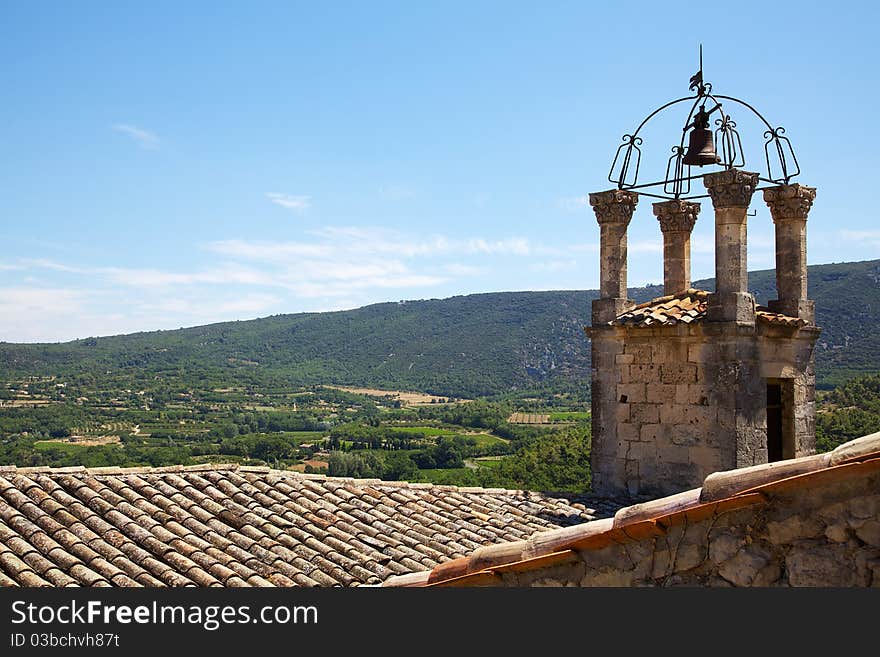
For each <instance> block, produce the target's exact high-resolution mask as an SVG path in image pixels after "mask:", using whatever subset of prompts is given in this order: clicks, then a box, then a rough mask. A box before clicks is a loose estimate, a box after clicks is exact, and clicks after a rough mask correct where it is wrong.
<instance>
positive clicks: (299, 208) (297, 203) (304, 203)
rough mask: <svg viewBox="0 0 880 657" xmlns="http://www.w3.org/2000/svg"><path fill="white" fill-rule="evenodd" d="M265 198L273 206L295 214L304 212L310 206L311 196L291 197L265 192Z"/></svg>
mask: <svg viewBox="0 0 880 657" xmlns="http://www.w3.org/2000/svg"><path fill="white" fill-rule="evenodd" d="M266 198H268V199H269V200H270V201H272V203H274V204H275V205H280V206H281V207H282V208H287V209H288V210H294V211H295V212H305V211H306V210H308V209H309V208H310V207H311V205H312V197H311V196H302V195H300V196H293V195H290V194H279V193H278V192H267V193H266Z"/></svg>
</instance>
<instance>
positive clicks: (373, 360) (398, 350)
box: [0, 260, 880, 397]
mask: <svg viewBox="0 0 880 657" xmlns="http://www.w3.org/2000/svg"><path fill="white" fill-rule="evenodd" d="M809 275H810V296H811V297H812V298H813V299H815V300H816V305H817V315H818V323H819V325H820V326H822V328H823V333H822V335H821V337H820V339H819V343H818V346H817V376H818V383H819V385H820V386H822V387H832V386H833V385H834V384H836V383H839V382H841V381H844V380H846V379H848V378H851V377H852V376H855V375H857V374H860V373H870V372H877V371H880V331H878V329H877V326H878V324H880V260H873V261H866V262H857V263H843V264H831V265H816V266H812V267H810V271H809ZM749 280H750V287H751V289H752V290H753V292H754V293H755V295H756V297H757V298H758V301H759V302H760V303H764V302H766V300H767V299H768V298H772V297H773V296H775V292H774V272H773V271H772V270H767V271H759V272H753V273H751V274H750V279H749ZM695 286H696V287H702V288H704V289H711V288H712V281H697V282H696V283H695ZM660 294H662V289H661V287H660V286H648V287H643V288H634V289H631V290H630V295H631V297H632V298H633V299H636V300H638V301H644V300H647V299H650V298H652V297H654V296H659V295H660ZM596 297H597V292H596V291H595V290H587V291H559V292H503V293H489V294H474V295H468V296H458V297H452V298H449V299H442V300H436V299H434V300H422V301H407V302H401V303H382V304H375V305H371V306H366V307H364V308H359V309H357V310H350V311H342V312H332V313H303V314H294V315H277V316H273V317H266V318H262V319H255V320H249V321H240V322H227V323H221V324H211V325H208V326H200V327H194V328H187V329H179V330H173V331H155V332H149V333H135V334H132V335H124V336H113V337H101V338H88V339H84V340H76V341H73V342H67V343H62V344H10V343H0V378H3V379H8V378H12V377H21V376H26V375H35V376H45V375H64V376H71V375H75V376H78V377H80V378H83V377H85V378H94V380H95V381H100V380H103V379H107V380H115V381H118V382H122V381H124V380H125V379H126V378H127V377H133V378H141V379H142V378H149V377H151V376H157V375H161V376H163V377H168V378H172V377H175V376H179V377H186V378H189V379H198V380H205V379H209V380H211V381H215V382H223V381H230V382H231V381H234V382H235V383H236V384H237V385H242V384H245V385H247V384H253V385H260V386H269V387H271V386H292V385H311V384H316V383H333V384H348V385H362V386H371V387H378V388H393V389H408V390H421V391H425V392H432V393H436V394H441V395H455V396H465V397H470V396H480V395H489V394H496V393H500V392H505V391H509V390H512V389H529V388H536V387H544V386H560V387H561V386H570V385H571V383H572V382H575V381H576V382H578V383H579V384H581V385H586V384H587V382H588V381H589V363H590V359H589V342H588V341H587V339H586V338H585V337H584V333H583V330H582V327H583V325H585V324H588V323H589V318H590V302H591V300H592V299H594V298H596Z"/></svg>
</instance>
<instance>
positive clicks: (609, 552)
mask: <svg viewBox="0 0 880 657" xmlns="http://www.w3.org/2000/svg"><path fill="white" fill-rule="evenodd" d="M823 478H824V481H822V479H823ZM823 478H819V480H818V482H817V483H816V484H814V485H810V486H808V487H806V486H793V485H792V486H789V487H788V488H787V489H786V487H785V486H784V485H783V486H780V487H779V488H780V490H774V491H773V492H771V493H769V494H764V495H763V500H762V499H760V498H761V497H762V496H760V495H756V496H754V497H756V498H759V499H757V500H756V501H755V503H753V504H750V505H748V506H742V507H740V508H735V509H732V510H729V511H720V512H716V513H713V514H711V515H709V516H707V517H704V518H702V519H699V520H697V521H695V522H686V521H679V522H678V523H676V524H674V525H672V526H669V527H667V528H666V529H665V531H662V532H654V535H651V536H646V537H644V538H641V539H640V540H638V539H634V540H616V541H614V542H612V543H611V544H608V545H605V546H604V547H602V548H600V549H581V550H575V551H574V552H573V553H572V554H571V555H570V556H567V558H565V559H564V560H562V561H563V562H562V563H557V564H556V565H550V566H548V567H543V568H542V567H537V568H532V569H526V568H517V569H508V570H504V569H498V576H497V577H496V578H495V579H493V581H492V584H493V585H495V586H584V587H592V586H811V587H812V586H828V587H865V586H874V587H880V473H878V471H877V469H876V468H874V469H873V470H872V471H871V472H867V473H858V472H856V473H855V474H851V475H848V476H846V477H845V478H837V477H835V476H834V475H833V474H830V475H828V476H825V477H823ZM632 533H633V534H635V535H637V534H638V532H637V531H635V528H634V531H633V532H632ZM643 533H644V532H643ZM658 534H659V535H658ZM556 561H557V562H559V561H561V560H560V559H556Z"/></svg>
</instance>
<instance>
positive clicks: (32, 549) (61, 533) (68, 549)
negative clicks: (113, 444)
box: [0, 465, 616, 586]
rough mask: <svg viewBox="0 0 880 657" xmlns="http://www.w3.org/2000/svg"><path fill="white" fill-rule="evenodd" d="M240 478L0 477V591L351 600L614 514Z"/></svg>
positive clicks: (496, 493) (535, 499)
mask: <svg viewBox="0 0 880 657" xmlns="http://www.w3.org/2000/svg"><path fill="white" fill-rule="evenodd" d="M599 508H600V511H595V510H594V509H592V508H587V507H586V506H584V504H581V503H576V502H572V501H569V500H565V499H561V498H554V497H550V496H547V495H541V494H538V493H532V492H525V491H512V490H504V489H482V488H457V487H454V486H434V485H430V484H407V483H398V482H382V481H378V480H355V479H347V478H334V477H325V476H321V475H304V474H299V473H293V472H287V471H278V470H269V469H268V468H248V467H238V466H217V465H206V466H195V467H180V466H178V467H170V468H155V469H151V468H130V469H119V468H92V469H85V468H82V467H77V468H60V469H49V468H15V467H14V466H3V467H0V586H16V585H20V586H193V585H195V586H272V585H276V586H297V585H300V586H357V585H361V584H378V583H380V582H382V581H384V580H386V579H387V578H388V577H390V576H392V575H400V574H404V573H410V572H413V571H421V570H425V569H426V568H427V569H430V568H433V567H434V566H436V565H438V564H439V563H441V562H444V561H447V560H450V559H455V558H457V557H462V556H464V555H465V554H468V553H469V552H471V551H473V550H474V549H476V548H478V547H480V546H484V545H488V544H492V543H501V542H505V541H517V540H521V539H524V538H526V537H528V536H530V535H531V534H533V533H534V532H536V531H540V530H545V529H548V528H552V527H557V526H565V525H571V524H573V523H582V522H584V521H587V520H591V519H593V518H595V517H598V516H601V515H607V514H609V513H613V512H614V509H615V508H616V507H614V506H609V505H606V506H604V507H599Z"/></svg>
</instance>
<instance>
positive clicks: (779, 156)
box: [608, 57, 801, 199]
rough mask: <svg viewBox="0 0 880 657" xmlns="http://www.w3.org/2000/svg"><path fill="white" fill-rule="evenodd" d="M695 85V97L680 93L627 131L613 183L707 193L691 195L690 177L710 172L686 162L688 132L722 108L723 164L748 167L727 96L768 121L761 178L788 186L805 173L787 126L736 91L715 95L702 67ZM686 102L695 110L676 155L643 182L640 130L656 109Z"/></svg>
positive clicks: (667, 195) (718, 134)
mask: <svg viewBox="0 0 880 657" xmlns="http://www.w3.org/2000/svg"><path fill="white" fill-rule="evenodd" d="M701 59H702V57H701ZM690 88H691V89H692V90H696V96H685V97H683V98H677V99H675V100H672V101H669V102H668V103H666V104H664V105H661V106H660V107H658V108H657V109H655V110H654V111H653V112H651V113H650V114H648V116H647V117H645V119H644V120H643V121H642V122H641V123H640V124H639V125H638V127H637V128H636V129H635V131H634V132H632V133H627V134H625V135H624V136H623V139H622V143H621V144H620V146H618V148H617V151H616V152H615V154H614V160H613V161H612V162H611V169H610V170H609V172H608V181H609V182H612V183H614V184H615V185H617V187H618V189H648V188H651V187H658V186H660V185H662V186H663V195H660V194H651V193H647V192H640V193H641V194H644V195H646V196H654V197H656V198H663V199H678V198H682V197H684V198H700V197H701V196H702V195H701V196H687V195H688V194H690V190H691V181H692V180H695V179H697V178H702V177H703V175H705V174H698V175H693V174H692V172H691V168H692V167H691V166H690V165H689V164H687V163H686V162H684V158H685V155H686V151H685V136H686V135H687V134H688V129H689V128H693V127H695V126H697V125H701V124H702V125H705V124H706V123H707V122H706V119H707V117H708V116H709V115H711V114H712V113H714V112H716V111H720V112H721V116H720V118H716V119H715V125H716V126H717V128H716V129H715V131H714V138H715V143H717V144H718V145H719V147H720V151H719V153H718V155H719V158H718V159H719V161H718V164H719V165H721V166H724V167H725V168H727V169H732V168H734V167H743V166H745V154H744V149H743V146H742V139H741V137H740V135H739V132H738V131H737V129H736V122H735V121H734V120H733V119H732V118H731V116H730V114H727V113H725V111H724V108H723V105H722V103H721V101H722V100H724V101H731V102H733V103H737V104H739V105H741V106H743V107H745V108H747V109H748V110H750V111H751V112H752V113H753V114H754V115H755V116H757V117H758V119H760V121H761V122H762V123H763V124H764V125H765V126H766V130H765V131H764V139H765V140H766V141H765V143H764V160H765V163H766V166H767V168H766V177H763V176H759V180H760V181H762V182H766V183H770V184H774V185H780V184H786V185H787V184H788V182H789V181H790V180H791V179H792V178H794V177H795V176H797V175H798V174H800V172H801V170H800V165H799V164H798V161H797V157H796V156H795V154H794V149H793V147H792V145H791V142H790V141H789V139H788V137H786V136H785V128H783V127H782V126H778V127H773V126H772V125H771V124H770V123H769V122H768V121H767V119H765V118H764V116H763V115H762V114H761V113H760V112H758V110H756V109H755V108H754V107H753V106H752V105H750V104H749V103H747V102H746V101H744V100H741V99H739V98H735V97H733V96H725V95H722V94H713V93H712V85H711V84H710V83H708V82H704V81H703V71H702V66H701V67H700V70H699V71H698V72H697V73H696V74H695V75H694V76H693V77H691V81H690ZM685 102H691V103H692V104H691V108H690V112H689V113H688V115H687V118H686V120H685V123H684V128H683V129H682V135H681V140H680V142H679V144H678V146H673V147H672V156H671V157H670V158H669V160H668V162H667V165H666V174H665V176H664V179H663V180H659V181H654V182H649V183H641V184H640V183H639V169H640V165H641V159H642V157H641V156H642V151H641V149H640V148H639V147H640V146H641V145H642V144H643V143H644V142H643V139H642V137H640V136H639V133H640V132H641V130H642V128H644V126H645V125H646V124H647V123H648V122H649V121H650V120H651V119H652V118H654V117H655V116H656V115H657V114H659V113H660V112H662V111H664V110H666V109H668V108H670V107H672V106H674V105H677V104H679V103H685ZM709 102H711V103H712V104H713V107H712V108H711V109H710V110H708V111H707V110H706V105H707V103H709ZM698 107H699V109H698Z"/></svg>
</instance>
